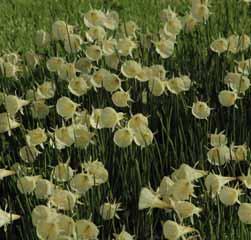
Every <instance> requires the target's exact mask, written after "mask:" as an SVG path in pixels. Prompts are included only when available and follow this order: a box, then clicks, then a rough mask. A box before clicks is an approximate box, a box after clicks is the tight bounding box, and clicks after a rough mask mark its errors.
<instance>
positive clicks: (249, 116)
mask: <svg viewBox="0 0 251 240" xmlns="http://www.w3.org/2000/svg"><path fill="white" fill-rule="evenodd" d="M168 6H171V8H172V10H174V11H175V12H176V13H177V14H178V16H180V17H181V18H182V17H183V16H185V15H186V14H187V13H188V12H189V11H190V8H191V4H190V3H189V1H187V0H144V1H143V0H107V1H106V0H103V1H102V0H89V1H87V0H72V1H69V0H58V1H57V0H43V1H42V0H33V1H32V0H1V1H0V30H1V34H0V51H1V55H2V56H3V55H4V54H6V53H12V52H15V53H18V54H20V55H21V56H22V55H23V54H24V53H26V52H27V51H34V52H36V53H37V54H39V55H40V56H42V57H41V60H39V64H37V66H35V68H28V70H23V72H22V73H20V75H19V74H18V75H17V79H15V78H8V77H6V76H4V73H3V72H2V73H1V75H0V92H1V93H4V94H6V96H7V95H17V96H18V97H20V98H22V99H25V98H27V91H28V90H30V89H33V90H34V91H36V89H37V88H38V86H39V85H41V84H42V83H44V82H45V81H50V82H52V83H54V84H55V85H56V92H55V97H53V98H51V99H48V100H46V103H47V104H48V105H49V106H51V108H50V113H49V115H48V116H46V117H45V118H42V119H35V118H34V117H33V115H32V111H31V108H32V107H31V104H33V102H34V101H35V100H34V99H33V100H31V103H30V105H28V106H25V107H24V114H23V115H22V114H21V113H20V112H18V113H15V119H16V120H17V121H18V122H19V123H20V127H19V128H17V129H14V130H13V131H11V135H8V134H7V133H0V168H1V169H3V168H6V169H11V168H13V165H14V164H17V163H19V164H20V165H18V167H16V168H15V171H16V175H15V176H9V177H6V178H3V180H2V181H1V182H0V207H1V209H3V210H4V209H5V208H6V207H7V210H6V211H8V212H13V213H15V214H19V215H21V218H20V219H19V220H17V221H14V222H13V223H11V224H9V225H7V226H5V227H2V228H1V231H0V239H1V240H2V239H7V240H15V239H17V240H19V239H20V240H21V239H22V240H26V239H27V240H31V239H34V240H35V239H46V238H41V237H40V238H38V237H37V232H36V228H35V226H33V224H32V211H33V209H34V208H35V207H36V206H37V205H47V204H48V199H38V198H37V197H36V196H35V194H34V192H31V193H28V194H23V193H21V192H20V189H18V187H17V182H18V181H19V179H20V178H21V177H23V176H35V175H41V176H42V178H43V179H48V180H50V181H51V182H53V183H54V184H55V185H57V186H58V187H61V188H62V189H65V190H72V189H71V186H70V184H69V183H68V182H67V181H66V182H57V181H56V180H55V178H53V169H54V168H55V166H56V165H57V164H58V163H65V162H68V163H69V165H70V166H71V168H72V169H73V170H74V171H75V172H74V174H77V173H79V172H80V171H81V170H80V169H81V164H83V163H86V162H88V161H89V160H90V159H91V160H96V159H98V160H99V161H101V162H102V163H103V164H104V167H105V169H107V171H108V173H109V180H108V181H107V182H106V183H104V184H102V185H100V186H92V187H91V188H90V189H89V190H88V191H86V193H85V194H84V195H82V196H81V197H80V198H79V199H78V201H79V202H81V203H80V204H76V206H75V207H74V209H73V210H72V211H67V210H66V211H60V210H58V212H60V213H61V214H65V215H67V216H70V217H71V218H72V219H73V220H74V221H77V220H79V219H89V218H90V219H91V221H92V222H93V223H95V224H96V225H97V226H98V229H99V235H98V239H100V240H101V239H102V240H110V239H111V240H112V239H116V240H131V239H132V238H129V237H128V238H126V237H124V238H122V237H120V238H118V237H115V236H114V235H113V234H114V233H116V234H119V233H120V232H121V231H122V230H123V228H125V230H126V231H127V232H128V233H130V234H131V235H134V239H139V240H141V239H142V240H144V239H146V240H148V239H149V240H155V239H156V240H157V239H168V238H167V237H166V238H165V237H164V235H163V226H162V225H163V223H164V222H165V221H167V220H175V221H176V220H177V223H179V224H182V225H185V226H192V227H194V228H195V229H197V230H198V232H196V233H195V234H191V235H189V237H187V238H186V239H190V240H192V239H208V240H218V239H221V240H249V239H251V228H250V226H249V224H250V223H251V220H250V222H249V224H245V223H243V221H241V220H240V218H239V216H238V209H239V206H240V203H249V202H250V203H251V201H250V196H251V195H250V189H249V188H248V187H247V186H246V185H245V184H243V182H242V181H240V180H236V181H234V182H230V183H227V184H226V186H228V187H232V188H237V189H241V190H242V194H241V195H240V196H238V199H239V202H236V203H235V204H233V205H232V206H225V205H224V204H223V203H222V201H221V200H220V198H219V196H218V194H217V196H216V197H215V198H214V199H212V198H211V197H210V194H209V193H208V191H207V189H206V187H205V183H204V179H205V176H204V178H200V179H198V181H196V182H195V183H194V184H195V185H196V187H195V188H194V194H195V195H196V196H197V197H192V196H189V198H188V199H185V200H188V201H191V202H192V203H193V204H194V205H195V206H197V207H200V208H202V211H201V212H200V216H199V217H198V216H193V217H192V218H186V219H183V221H180V219H179V217H177V214H176V213H175V211H167V210H166V209H155V208H154V209H150V211H148V210H139V209H138V208H139V207H138V203H139V197H140V193H141V190H142V188H143V187H149V186H151V188H152V189H154V190H157V188H158V187H159V185H160V182H161V180H162V179H163V177H164V176H170V175H171V174H172V173H173V171H174V170H175V169H178V168H179V167H180V165H181V164H182V163H186V164H188V165H190V166H191V167H194V166H196V167H195V168H196V169H202V170H205V171H208V173H209V172H210V173H214V174H219V175H222V176H231V177H234V178H236V177H238V176H241V175H247V174H248V173H249V169H250V159H251V158H250V151H249V146H250V144H251V136H250V135H251V124H250V123H251V104H250V103H251V95H250V90H249V89H247V90H246V91H245V93H244V94H243V93H240V92H238V91H237V93H236V94H237V95H238V96H239V97H240V98H239V99H237V101H236V107H234V106H231V107H224V106H222V104H221V103H220V102H219V99H218V94H219V92H220V91H221V90H226V89H230V88H229V86H226V84H225V83H224V78H225V77H226V75H227V73H228V72H235V70H236V66H237V62H238V61H241V60H244V59H249V58H250V54H251V49H250V47H248V48H247V49H245V51H239V52H237V53H231V52H229V51H227V50H226V51H225V52H224V53H222V54H217V53H215V52H214V51H212V49H211V48H210V45H211V43H212V42H213V41H214V40H216V39H217V38H219V37H224V38H228V37H229V36H230V35H232V34H239V35H241V34H244V33H245V34H247V35H248V36H250V33H251V7H250V6H251V5H250V6H249V5H248V4H246V3H244V1H241V0H209V5H208V7H209V10H210V16H209V19H208V20H207V21H205V22H201V23H199V24H198V26H196V28H195V29H194V30H193V31H191V32H188V31H185V30H181V32H180V33H179V34H178V35H177V38H176V43H175V48H174V52H173V54H172V55H171V56H170V57H169V58H166V59H164V58H161V57H160V56H159V54H158V53H157V52H156V49H155V45H154V44H153V42H155V41H157V40H156V39H158V38H159V37H158V33H159V29H160V28H163V25H164V23H163V21H161V20H160V12H161V10H163V9H167V8H168ZM91 8H92V9H100V10H102V11H104V12H105V11H106V10H111V9H112V10H115V11H117V12H118V14H119V16H120V23H121V25H122V26H123V24H125V23H126V22H127V21H129V20H133V21H135V22H136V23H137V24H138V26H139V30H138V31H137V32H136V38H135V39H134V40H135V42H136V43H137V46H138V48H137V49H136V50H134V52H133V54H132V56H120V63H119V67H118V69H117V70H116V69H115V70H114V69H113V70H110V71H111V72H112V73H114V74H117V75H118V76H119V77H120V78H121V79H123V80H124V81H122V83H121V84H122V86H123V89H125V90H128V89H130V94H131V98H132V99H133V100H134V101H133V102H132V103H131V104H129V107H126V108H119V107H117V106H115V105H114V103H113V101H112V98H111V94H110V92H108V91H106V90H105V89H103V88H97V89H98V90H97V91H96V90H95V89H94V88H91V89H90V90H88V94H83V95H82V96H80V97H78V96H76V95H74V94H72V93H71V92H70V91H69V88H68V82H67V81H60V79H59V77H58V75H57V73H54V72H50V71H49V70H48V67H47V65H46V62H47V61H48V59H50V58H51V57H54V56H58V57H62V58H64V60H65V61H66V62H74V61H76V60H77V59H79V58H80V57H82V56H84V52H85V51H84V50H80V51H79V52H78V53H67V51H65V50H64V45H63V43H62V42H60V41H59V42H52V43H51V45H50V46H49V47H48V48H39V47H37V46H35V43H34V39H35V33H36V31H37V30H40V29H43V30H45V31H48V32H50V31H51V26H52V24H53V23H54V22H55V21H57V20H63V21H65V22H67V24H70V25H74V26H76V30H75V31H76V32H77V33H78V34H79V35H80V36H81V37H83V38H84V35H85V31H87V27H86V26H85V24H84V18H83V14H84V13H86V12H87V11H89V10H90V9H91ZM107 32H108V33H109V34H108V35H110V36H113V37H114V38H120V37H121V35H119V33H117V32H115V33H113V32H112V31H107ZM145 41H146V42H147V43H148V46H147V47H145V45H144V43H145ZM88 44H90V43H88ZM88 44H87V43H85V44H83V45H84V46H82V47H83V49H86V46H87V45H88ZM129 59H133V60H135V61H136V62H138V63H140V64H141V65H142V66H152V65H162V66H163V67H164V68H165V70H166V75H165V80H163V81H168V79H171V78H172V77H174V76H175V77H178V76H179V75H187V76H189V77H190V79H191V80H192V85H191V87H190V89H189V90H188V91H184V92H182V93H180V94H173V93H171V92H170V91H168V90H167V89H165V93H163V94H161V95H160V96H154V95H153V94H152V93H151V89H150V88H149V87H148V83H146V82H140V81H137V80H135V79H134V78H132V79H127V78H126V77H125V76H124V74H123V73H121V72H120V67H121V65H122V64H123V63H124V62H126V61H127V60H129ZM0 63H1V61H0ZM93 65H95V67H94V68H93V69H99V68H107V66H106V62H105V61H104V60H103V59H101V60H99V61H98V62H95V61H93ZM21 66H22V67H23V65H22V63H20V67H21ZM0 67H1V65H0ZM22 69H24V68H22ZM107 69H108V68H107ZM94 71H95V70H92V72H91V73H89V74H90V75H93V74H94ZM0 72H1V68H0ZM241 75H242V74H241ZM248 76H249V75H248V74H247V77H248ZM233 92H234V91H233ZM144 93H146V95H144ZM4 96H5V95H4ZM61 96H66V97H69V98H70V99H71V100H72V101H74V102H76V103H78V104H80V106H79V107H78V108H79V110H80V109H81V110H83V109H86V110H87V111H88V113H89V114H91V113H92V111H93V108H94V109H97V108H101V109H103V108H105V107H108V106H110V107H113V108H114V109H115V110H116V111H117V112H123V113H124V114H125V115H124V119H123V120H122V121H121V125H119V124H118V125H116V127H114V129H106V128H104V129H95V128H94V127H93V126H92V127H89V126H88V129H89V130H90V132H92V133H94V134H95V135H94V137H93V142H94V143H93V144H89V145H88V146H87V147H86V148H77V147H75V145H71V146H68V147H66V148H64V149H62V150H61V149H57V148H53V147H52V146H51V145H50V141H49V138H50V139H51V141H54V140H55V139H54V138H53V134H52V133H53V132H54V130H55V129H56V128H57V127H62V126H70V125H71V124H72V120H71V119H64V118H62V117H61V116H59V114H58V112H57V109H56V103H57V100H58V99H59V98H60V97H61ZM145 96H146V98H147V100H146V101H145V100H144V99H145ZM4 99H5V97H3V101H2V103H3V104H1V102H0V112H1V113H3V112H6V111H8V109H6V103H5V100H4ZM198 100H199V101H203V102H206V103H207V104H208V106H210V108H211V112H210V116H209V117H208V118H207V119H206V120H205V119H198V118H196V117H195V116H194V115H193V114H192V111H191V107H192V105H193V103H195V102H196V101H198ZM136 113H142V114H144V115H145V116H147V117H148V121H149V124H148V126H149V129H150V130H151V132H152V133H153V135H154V137H153V139H152V142H151V144H149V145H148V146H146V147H140V146H137V144H135V143H133V144H131V145H130V146H129V147H127V148H120V147H118V146H117V145H116V144H115V143H114V139H113V136H114V133H115V132H116V130H118V129H120V128H122V127H124V126H127V122H128V120H129V119H130V118H131V116H132V115H133V114H136ZM0 117H2V116H0ZM0 123H1V119H0ZM0 127H1V126H0ZM37 127H40V128H42V129H45V132H46V134H47V137H48V140H47V141H46V142H44V144H43V145H44V147H41V146H38V147H37V148H38V149H39V151H40V152H41V154H39V155H38V157H37V159H36V161H34V162H28V163H25V162H24V161H22V159H21V157H20V154H19V150H20V148H22V147H23V146H25V145H26V144H27V139H26V134H28V130H32V129H36V128H37ZM0 129H1V128H0ZM216 130H217V131H218V132H221V131H224V134H225V135H226V136H227V139H228V144H227V145H228V146H229V147H230V145H231V144H232V143H233V145H234V146H239V145H243V146H247V147H246V150H247V152H246V156H245V157H244V158H245V159H242V160H243V161H235V160H234V159H233V156H231V159H229V161H227V163H225V164H223V165H222V166H216V165H214V164H211V163H210V162H209V161H208V156H207V153H208V151H209V149H210V148H212V146H210V138H209V135H210V134H212V133H215V132H216ZM50 133H51V134H50ZM244 144H246V145H244ZM218 154H219V153H218ZM231 154H232V152H231ZM218 157H219V156H218ZM224 157H225V156H224ZM216 158H217V157H216ZM16 166H17V165H16ZM17 168H18V169H19V170H18V169H17ZM184 191H185V190H184ZM104 202H119V203H121V211H118V215H119V219H118V218H116V217H115V218H113V219H112V220H108V221H104V219H103V218H102V216H101V214H100V206H101V205H102V204H103V203H104ZM247 215H248V218H249V219H251V212H250V213H249V212H247ZM0 224H1V216H0ZM51 231H52V230H51ZM198 233H199V234H198ZM186 236H187V235H186ZM47 239H51V240H53V239H55V240H60V239H61V240H62V239H64V240H70V239H71V240H73V239H74V240H75V239H82V238H77V237H76V238H74V237H73V236H68V238H66V237H65V238H63V237H62V238H54V237H51V238H47ZM83 239H84V240H94V239H96V238H86V239H85V238H83ZM175 239H176V238H173V240H175ZM183 239H185V238H183ZM171 240H172V239H171Z"/></svg>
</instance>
